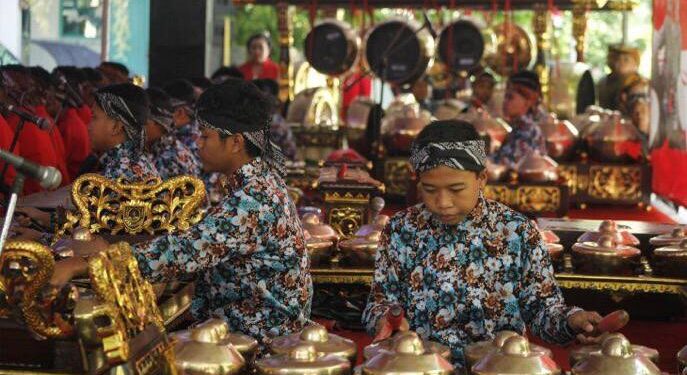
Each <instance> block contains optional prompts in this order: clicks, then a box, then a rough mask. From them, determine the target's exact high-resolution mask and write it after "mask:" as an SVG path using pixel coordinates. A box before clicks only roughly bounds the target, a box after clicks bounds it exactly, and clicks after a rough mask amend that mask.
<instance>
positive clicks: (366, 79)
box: [341, 69, 372, 118]
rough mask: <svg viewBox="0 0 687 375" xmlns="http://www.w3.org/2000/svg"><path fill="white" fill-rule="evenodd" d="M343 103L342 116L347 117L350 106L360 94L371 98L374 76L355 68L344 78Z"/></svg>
mask: <svg viewBox="0 0 687 375" xmlns="http://www.w3.org/2000/svg"><path fill="white" fill-rule="evenodd" d="M341 86H342V87H343V105H342V106H341V116H342V118H345V116H346V113H347V112H348V107H350V106H351V103H353V101H354V100H355V99H356V98H357V97H360V96H363V97H366V98H369V97H370V94H372V77H370V76H365V75H363V73H361V70H360V69H355V71H353V72H352V73H351V74H349V75H348V76H347V77H346V79H344V83H343V85H341Z"/></svg>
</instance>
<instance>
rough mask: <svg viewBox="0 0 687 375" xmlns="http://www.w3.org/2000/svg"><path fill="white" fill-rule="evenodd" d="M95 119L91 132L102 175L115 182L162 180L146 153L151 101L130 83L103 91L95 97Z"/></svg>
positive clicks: (92, 144)
mask: <svg viewBox="0 0 687 375" xmlns="http://www.w3.org/2000/svg"><path fill="white" fill-rule="evenodd" d="M95 102H96V104H95V105H94V106H93V119H92V120H91V124H90V126H89V128H88V132H89V136H90V138H91V147H92V149H93V152H95V153H96V154H98V155H99V161H100V168H99V172H98V173H100V174H102V175H103V176H105V177H107V178H109V179H112V180H116V179H118V178H120V177H124V178H126V179H128V180H130V181H137V180H143V179H145V178H148V177H159V173H158V171H157V169H156V168H155V164H154V163H153V161H152V160H151V159H150V157H149V156H148V155H147V154H146V153H145V152H144V144H145V124H146V123H147V122H148V112H149V109H148V97H147V96H146V93H145V91H144V90H143V89H142V88H140V87H138V86H136V85H133V84H131V83H122V84H117V85H111V86H106V87H103V88H102V89H100V90H98V91H97V92H96V93H95Z"/></svg>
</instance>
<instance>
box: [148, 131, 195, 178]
mask: <svg viewBox="0 0 687 375" xmlns="http://www.w3.org/2000/svg"><path fill="white" fill-rule="evenodd" d="M149 154H150V157H151V158H152V160H154V162H155V168H157V171H158V172H159V173H160V177H162V179H163V180H166V179H168V178H170V177H174V176H181V175H188V176H200V172H201V166H200V161H198V157H196V155H195V154H193V153H192V152H191V150H189V148H188V147H187V146H186V145H184V144H183V143H182V142H181V141H180V140H179V139H177V138H176V137H175V136H174V134H165V135H163V136H162V137H161V138H160V139H158V140H157V141H156V142H155V143H153V144H152V145H150V151H149Z"/></svg>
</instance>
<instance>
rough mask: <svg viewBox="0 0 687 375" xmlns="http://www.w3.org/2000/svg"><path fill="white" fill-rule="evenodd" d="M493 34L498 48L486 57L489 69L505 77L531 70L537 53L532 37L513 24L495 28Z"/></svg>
mask: <svg viewBox="0 0 687 375" xmlns="http://www.w3.org/2000/svg"><path fill="white" fill-rule="evenodd" d="M493 32H494V35H495V38H496V46H495V48H494V49H493V51H490V53H489V54H488V55H487V56H485V57H484V59H485V62H486V63H487V65H488V66H489V68H491V70H493V71H494V72H496V73H497V74H499V75H501V76H504V77H509V76H510V75H511V74H513V73H515V72H518V71H520V70H523V69H529V68H530V66H531V65H532V64H533V63H534V59H535V52H536V51H535V45H534V42H533V41H532V37H531V36H530V35H529V34H527V32H526V31H525V30H524V29H523V28H522V27H520V26H518V25H516V24H514V23H512V22H509V23H502V24H499V25H496V26H494V27H493Z"/></svg>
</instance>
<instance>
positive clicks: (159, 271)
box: [134, 158, 312, 345]
mask: <svg viewBox="0 0 687 375" xmlns="http://www.w3.org/2000/svg"><path fill="white" fill-rule="evenodd" d="M227 184H228V193H227V194H225V195H224V197H223V199H222V201H221V202H220V203H219V204H218V205H216V206H214V207H212V208H210V209H209V210H208V214H207V216H206V217H205V218H204V219H203V220H202V221H201V222H200V223H198V224H197V225H195V226H193V227H191V228H190V229H189V230H188V231H186V232H184V233H182V234H176V235H166V236H162V237H158V238H156V239H155V240H153V241H151V242H149V243H145V244H139V245H136V246H135V247H134V254H136V257H137V259H138V264H139V268H140V269H141V272H142V273H143V275H144V276H146V277H147V278H148V279H149V280H152V281H160V280H163V279H178V278H179V277H181V276H185V275H187V274H196V275H197V281H196V289H195V296H194V298H193V302H192V305H191V312H192V313H193V316H194V317H195V318H196V319H198V320H205V319H208V318H210V317H220V318H223V319H224V320H225V321H226V322H227V323H228V324H229V327H230V328H231V330H232V331H236V332H242V333H244V334H247V335H250V336H253V337H255V338H256V339H258V340H259V342H260V343H261V344H263V345H265V344H268V343H269V340H270V338H272V337H275V336H282V335H286V334H290V333H293V332H295V331H298V330H300V329H302V327H303V323H304V322H305V321H306V319H308V318H309V317H310V308H311V300H312V280H311V277H310V259H309V257H308V253H307V251H306V247H305V239H304V237H303V229H302V228H301V224H300V220H299V219H298V214H297V212H296V207H295V206H294V204H293V202H291V200H290V199H289V195H288V193H287V190H286V185H285V184H284V181H283V180H282V179H281V177H279V176H278V175H276V174H275V173H273V172H272V171H271V170H270V169H269V167H267V165H266V164H265V163H264V162H263V161H262V160H261V159H260V158H256V159H254V160H253V161H252V162H250V163H248V164H246V165H244V166H243V167H242V168H241V169H239V170H238V171H237V172H236V173H235V174H234V175H233V176H231V177H229V178H228V182H227Z"/></svg>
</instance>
